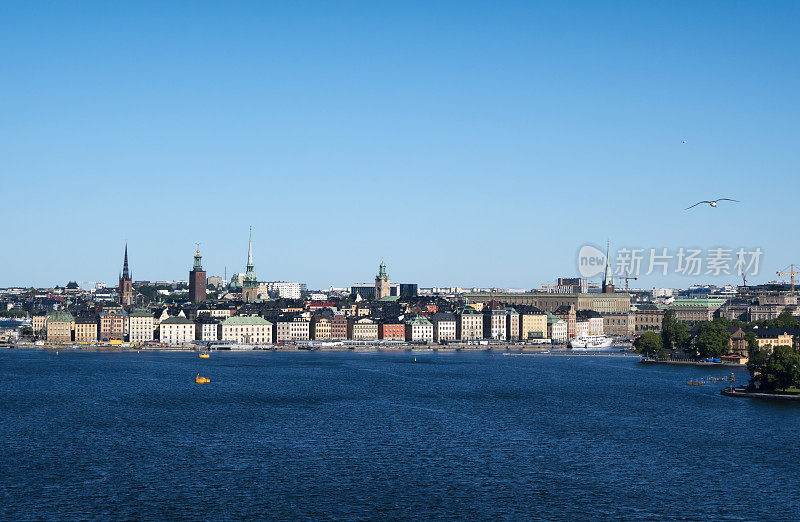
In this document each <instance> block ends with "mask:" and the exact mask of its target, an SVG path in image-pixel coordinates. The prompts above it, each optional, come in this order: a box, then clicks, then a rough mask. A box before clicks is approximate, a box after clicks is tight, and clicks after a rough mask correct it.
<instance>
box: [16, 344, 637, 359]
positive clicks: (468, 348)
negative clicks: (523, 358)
mask: <svg viewBox="0 0 800 522" xmlns="http://www.w3.org/2000/svg"><path fill="white" fill-rule="evenodd" d="M5 348H9V349H17V350H41V351H48V352H61V351H63V352H78V353H90V352H94V353H123V352H163V353H199V352H207V351H209V350H208V349H207V348H205V347H201V346H187V347H183V346H182V347H170V346H147V347H133V346H124V345H123V346H97V345H79V346H76V345H74V344H58V345H56V344H49V345H36V344H34V343H16V344H14V345H9V346H6V347H5ZM624 348H625V346H621V347H619V348H618V349H615V350H609V351H596V352H586V351H578V352H573V351H572V350H571V349H569V348H566V347H561V346H558V347H556V348H554V347H553V346H552V345H535V346H530V345H513V344H501V345H480V344H470V345H456V344H450V345H426V346H420V345H396V346H391V345H390V346H381V345H362V344H358V345H352V344H350V345H348V344H342V345H338V346H301V345H265V346H264V347H261V348H257V349H252V348H245V349H235V348H234V349H216V348H213V347H212V348H211V350H210V351H213V352H354V353H365V352H370V353H380V352H388V353H397V352H410V353H436V352H443V353H457V352H476V353H477V352H489V353H497V354H509V355H553V356H557V357H559V356H560V357H564V356H567V357H573V356H574V357H595V356H605V357H608V356H624V357H640V356H639V355H638V354H634V353H632V352H629V351H624Z"/></svg>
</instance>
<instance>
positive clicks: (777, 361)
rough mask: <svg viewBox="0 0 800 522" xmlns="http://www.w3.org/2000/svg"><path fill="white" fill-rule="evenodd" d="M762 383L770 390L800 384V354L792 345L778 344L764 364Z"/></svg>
mask: <svg viewBox="0 0 800 522" xmlns="http://www.w3.org/2000/svg"><path fill="white" fill-rule="evenodd" d="M761 383H762V385H763V386H764V387H765V388H766V389H768V390H774V389H776V388H780V389H782V390H786V388H789V387H791V386H796V385H798V384H800V355H798V354H796V353H795V352H794V350H792V347H791V346H776V347H775V348H774V349H773V350H772V354H771V355H770V356H769V358H768V359H767V362H766V364H764V366H763V369H762V374H761Z"/></svg>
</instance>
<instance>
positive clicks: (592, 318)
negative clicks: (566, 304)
mask: <svg viewBox="0 0 800 522" xmlns="http://www.w3.org/2000/svg"><path fill="white" fill-rule="evenodd" d="M605 315H608V316H611V315H613V314H605ZM605 315H600V314H599V313H597V312H595V311H594V310H580V311H578V312H575V317H576V320H577V321H586V322H588V323H589V328H588V332H587V333H586V335H603V317H604V316H605ZM626 315H627V314H626Z"/></svg>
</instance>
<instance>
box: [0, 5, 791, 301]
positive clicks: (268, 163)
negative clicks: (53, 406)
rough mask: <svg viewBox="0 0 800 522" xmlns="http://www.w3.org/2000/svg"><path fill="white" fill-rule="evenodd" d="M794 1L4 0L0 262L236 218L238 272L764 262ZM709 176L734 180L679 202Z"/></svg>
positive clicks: (140, 266) (154, 269)
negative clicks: (660, 251)
mask: <svg viewBox="0 0 800 522" xmlns="http://www.w3.org/2000/svg"><path fill="white" fill-rule="evenodd" d="M467 7H468V8H467ZM798 9H800V6H797V5H796V4H794V3H780V2H778V3H770V4H768V5H766V4H738V5H719V4H712V3H693V4H687V9H676V8H675V7H674V6H666V5H663V6H659V5H647V4H641V5H638V4H634V5H629V6H626V7H625V8H614V7H608V6H597V5H594V4H590V3H584V4H575V6H574V7H572V8H567V9H565V8H563V7H561V6H559V7H558V8H556V7H550V6H542V5H529V4H526V3H513V2H511V3H503V4H495V5H491V6H490V5H484V4H470V5H469V6H466V5H464V4H459V5H458V6H455V5H453V4H441V5H436V6H431V5H428V4H422V3H417V4H414V3H411V4H405V5H403V6H402V7H399V6H376V5H370V4H348V5H345V6H316V8H315V9H313V10H309V9H306V8H304V7H302V6H299V5H297V6H285V5H284V6H266V5H259V4H243V5H239V6H237V7H236V8H229V7H227V6H225V7H221V6H206V8H205V9H203V10H196V11H192V12H189V11H188V10H185V9H182V8H181V6H177V5H175V6H155V5H153V4H139V5H138V7H137V9H132V8H130V7H127V6H124V5H116V6H105V7H104V9H102V10H100V9H95V10H92V9H86V10H78V9H76V8H74V7H73V6H68V5H60V4H55V5H49V6H47V7H46V8H36V7H33V6H30V5H26V4H6V5H4V6H3V7H2V13H3V16H2V17H0V20H2V21H0V24H2V25H1V26H0V27H1V28H2V29H3V30H2V31H0V43H2V44H3V46H4V48H5V49H7V52H6V53H4V54H3V56H2V57H0V65H2V66H3V68H4V70H5V71H6V73H7V74H6V75H5V78H4V80H5V81H4V84H3V87H4V96H3V97H2V99H0V108H2V110H3V114H4V118H3V121H2V122H0V133H2V135H3V138H4V139H3V140H0V158H2V159H0V171H2V172H3V179H4V193H5V196H6V197H5V198H4V200H3V202H4V204H3V206H2V210H0V217H2V219H3V223H4V230H5V232H6V237H7V238H8V239H10V240H11V242H10V245H11V249H10V255H5V256H0V286H11V285H17V284H29V285H34V286H47V285H53V284H57V283H59V284H64V281H67V280H69V279H75V280H97V279H100V280H105V281H106V282H110V281H113V280H114V277H113V276H114V275H115V274H116V270H117V264H118V263H117V261H116V259H117V258H118V252H119V250H120V249H121V245H122V244H124V242H125V241H127V242H128V243H129V244H131V245H132V247H133V246H134V245H135V252H136V253H135V254H134V253H133V252H132V254H131V255H132V257H133V258H135V259H136V262H135V264H136V270H137V274H138V275H139V276H140V277H142V278H143V279H155V278H170V277H173V278H174V277H178V276H179V275H180V274H183V272H185V265H186V257H187V252H190V251H191V248H192V244H193V242H194V241H202V242H203V243H204V250H205V255H204V263H205V265H206V268H207V269H208V270H209V273H214V274H219V275H222V272H223V270H224V267H225V266H227V267H228V269H229V272H232V271H239V270H241V269H242V268H243V267H242V266H241V265H242V262H241V256H242V254H241V252H242V250H243V248H242V243H243V241H242V238H241V231H242V230H246V227H247V226H248V225H250V224H252V225H253V226H254V233H255V234H257V236H256V237H257V239H256V242H255V243H256V244H255V247H254V248H255V250H256V256H257V257H258V258H259V259H260V261H259V263H258V264H259V272H260V277H262V278H263V277H265V276H267V275H269V276H268V277H269V278H275V279H286V280H304V281H307V282H308V284H309V286H311V287H315V286H323V285H325V286H327V285H330V284H342V285H344V284H349V283H350V282H351V281H354V280H361V279H363V278H366V277H368V276H367V274H371V273H372V271H373V270H374V268H373V267H374V263H375V260H376V259H380V258H381V257H383V258H385V259H387V261H388V262H389V263H390V265H392V266H393V267H395V268H393V271H394V272H395V273H396V274H397V277H399V278H401V279H403V280H415V281H419V283H420V284H421V285H426V286H427V285H434V284H442V285H445V284H449V285H463V286H485V285H492V286H501V287H535V286H538V285H541V284H543V283H546V282H551V281H553V280H554V279H555V278H556V277H559V276H569V275H575V274H576V272H577V267H576V263H575V256H576V252H577V250H578V249H579V248H580V247H581V246H582V245H584V244H586V243H592V244H596V245H598V246H602V245H603V244H604V243H605V241H606V240H608V239H610V240H611V242H612V247H615V246H618V247H622V246H625V247H629V248H631V247H641V248H645V249H649V248H664V247H666V248H670V249H678V248H680V247H698V248H703V249H710V248H715V247H727V248H738V247H747V248H756V247H760V248H761V249H762V250H763V251H764V258H763V260H762V262H763V269H762V271H761V275H760V276H759V277H758V278H757V279H756V280H754V281H753V282H764V281H768V280H772V279H776V278H777V276H775V275H774V273H775V272H776V271H778V270H782V269H784V268H785V267H786V266H788V265H789V264H790V263H793V262H797V261H798V260H800V247H798V246H797V245H796V243H794V242H790V241H785V240H784V239H783V234H781V233H779V232H778V230H779V226H780V225H779V224H780V223H781V222H783V221H784V220H785V212H786V210H787V209H789V208H791V206H792V204H793V191H792V190H791V187H792V186H795V185H796V182H795V181H794V180H795V179H796V177H797V174H798V167H797V162H796V161H794V158H795V156H796V153H795V150H794V148H795V143H796V142H797V141H798V138H799V137H800V136H798V130H797V127H796V125H795V122H796V121H797V119H798V115H799V114H798V113H799V112H800V107H798V103H797V100H796V96H795V94H794V93H796V92H797V91H798V90H799V89H798V88H800V78H799V77H798V74H797V72H796V68H794V67H790V66H787V65H788V64H791V63H793V61H794V56H796V55H797V52H798V51H799V50H800V49H799V47H800V45H799V44H798V41H797V39H796V38H794V36H793V35H794V24H793V23H792V21H793V20H794V19H796V17H797V16H796V15H797V14H798ZM155 20H158V22H156V21H155ZM145 79H146V81H145ZM719 197H729V198H733V199H737V200H740V201H741V203H735V204H732V205H729V206H726V207H725V208H723V207H720V208H714V209H712V208H695V209H692V210H691V211H685V210H684V209H685V208H686V207H688V206H689V205H691V204H692V203H694V202H696V201H698V200H704V199H714V198H719ZM77 230H80V231H83V232H86V233H87V234H89V237H88V239H87V240H86V241H80V242H77V241H76V239H75V238H76V236H75V231H77ZM54 259H56V260H57V262H53V260H54ZM181 277H183V276H181ZM714 281H719V282H720V283H731V284H735V283H736V282H737V281H738V277H737V276H731V277H730V278H728V279H727V280H720V279H718V278H714ZM693 282H709V281H708V280H707V279H705V278H697V279H696V280H687V279H686V278H683V277H680V276H675V277H668V278H653V279H652V280H648V279H645V278H643V279H642V280H641V281H639V282H638V283H637V284H639V285H641V286H644V287H647V286H687V285H688V284H691V283H693Z"/></svg>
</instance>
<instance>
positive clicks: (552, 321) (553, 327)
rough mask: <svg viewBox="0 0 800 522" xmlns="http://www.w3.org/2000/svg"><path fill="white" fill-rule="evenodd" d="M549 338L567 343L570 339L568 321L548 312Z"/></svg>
mask: <svg viewBox="0 0 800 522" xmlns="http://www.w3.org/2000/svg"><path fill="white" fill-rule="evenodd" d="M547 338H548V339H550V340H551V341H553V342H556V343H565V342H567V341H568V340H569V328H568V327H567V322H566V321H565V320H564V319H561V318H560V317H558V316H556V315H553V314H547Z"/></svg>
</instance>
